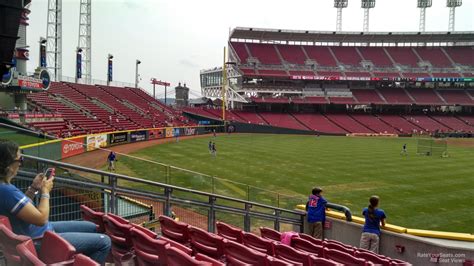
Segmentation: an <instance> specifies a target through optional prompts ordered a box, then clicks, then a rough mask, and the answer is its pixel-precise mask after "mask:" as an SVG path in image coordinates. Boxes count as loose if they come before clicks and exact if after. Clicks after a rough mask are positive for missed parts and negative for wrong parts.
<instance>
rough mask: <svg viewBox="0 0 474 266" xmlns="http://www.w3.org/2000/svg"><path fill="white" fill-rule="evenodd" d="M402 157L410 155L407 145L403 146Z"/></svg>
mask: <svg viewBox="0 0 474 266" xmlns="http://www.w3.org/2000/svg"><path fill="white" fill-rule="evenodd" d="M400 155H408V151H407V144H406V143H405V144H403V147H402V151H401V152H400Z"/></svg>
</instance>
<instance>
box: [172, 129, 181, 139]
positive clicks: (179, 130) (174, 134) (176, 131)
mask: <svg viewBox="0 0 474 266" xmlns="http://www.w3.org/2000/svg"><path fill="white" fill-rule="evenodd" d="M179 135H181V128H175V129H174V130H173V137H179Z"/></svg>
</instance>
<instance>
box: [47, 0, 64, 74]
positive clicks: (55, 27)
mask: <svg viewBox="0 0 474 266" xmlns="http://www.w3.org/2000/svg"><path fill="white" fill-rule="evenodd" d="M62 14H63V11H62V0H48V14H47V24H46V39H47V44H46V60H47V62H46V65H47V68H48V69H49V70H50V71H51V73H53V76H54V80H56V81H60V79H61V75H62V73H61V72H62V54H63V52H62V43H63V36H62V35H63V34H62V32H63V31H62V25H63V23H62V20H63V19H62V16H63V15H62Z"/></svg>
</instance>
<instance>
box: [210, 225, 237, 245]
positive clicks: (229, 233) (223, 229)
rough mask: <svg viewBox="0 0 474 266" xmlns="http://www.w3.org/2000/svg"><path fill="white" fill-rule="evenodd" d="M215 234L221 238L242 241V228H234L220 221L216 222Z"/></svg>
mask: <svg viewBox="0 0 474 266" xmlns="http://www.w3.org/2000/svg"><path fill="white" fill-rule="evenodd" d="M216 228H217V235H219V236H222V237H223V238H226V239H229V240H232V241H234V242H237V243H242V230H241V229H238V228H234V227H232V226H230V225H228V224H225V223H222V222H216Z"/></svg>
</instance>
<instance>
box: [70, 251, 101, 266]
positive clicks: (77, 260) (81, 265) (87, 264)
mask: <svg viewBox="0 0 474 266" xmlns="http://www.w3.org/2000/svg"><path fill="white" fill-rule="evenodd" d="M72 266H100V264H99V263H97V262H95V261H94V260H92V259H91V258H89V257H87V256H85V255H82V254H77V255H76V256H75V257H74V264H73V265H72Z"/></svg>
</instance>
